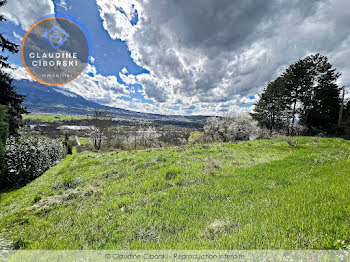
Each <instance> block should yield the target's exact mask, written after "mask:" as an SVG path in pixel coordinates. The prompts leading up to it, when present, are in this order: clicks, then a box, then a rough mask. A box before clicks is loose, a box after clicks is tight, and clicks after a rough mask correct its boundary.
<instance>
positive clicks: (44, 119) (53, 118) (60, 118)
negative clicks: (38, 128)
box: [23, 114, 87, 122]
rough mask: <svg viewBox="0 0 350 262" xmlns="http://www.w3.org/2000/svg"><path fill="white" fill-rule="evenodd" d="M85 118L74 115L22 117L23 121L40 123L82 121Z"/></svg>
mask: <svg viewBox="0 0 350 262" xmlns="http://www.w3.org/2000/svg"><path fill="white" fill-rule="evenodd" d="M86 118H87V117H86V116H75V115H50V114H47V115H46V114H44V115H24V116H23V119H31V120H40V121H42V122H59V121H69V120H82V119H86Z"/></svg>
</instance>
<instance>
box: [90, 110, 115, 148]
mask: <svg viewBox="0 0 350 262" xmlns="http://www.w3.org/2000/svg"><path fill="white" fill-rule="evenodd" d="M89 122H90V125H91V126H92V127H93V129H94V130H93V131H92V132H91V134H90V141H91V143H92V145H93V147H94V148H95V149H96V150H100V149H101V147H102V143H103V141H104V139H105V137H106V132H107V131H108V127H109V126H111V123H112V118H111V117H110V116H109V115H108V114H107V113H105V112H102V111H99V110H97V109H96V110H95V112H94V115H93V116H92V118H91V119H89Z"/></svg>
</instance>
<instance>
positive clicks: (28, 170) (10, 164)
mask: <svg viewBox="0 0 350 262" xmlns="http://www.w3.org/2000/svg"><path fill="white" fill-rule="evenodd" d="M64 156H65V148H64V147H63V144H62V142H61V141H60V140H57V139H49V138H38V137H21V138H9V139H8V140H7V143H6V169H7V170H6V177H5V183H6V186H8V187H11V188H13V187H19V186H23V185H25V184H27V183H28V182H30V181H32V180H34V179H35V178H37V177H39V176H41V175H42V174H44V173H45V171H46V170H48V169H49V168H50V167H52V166H54V165H55V164H56V163H58V162H59V161H60V160H61V159H63V158H64Z"/></svg>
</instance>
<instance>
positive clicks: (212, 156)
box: [0, 138, 350, 249]
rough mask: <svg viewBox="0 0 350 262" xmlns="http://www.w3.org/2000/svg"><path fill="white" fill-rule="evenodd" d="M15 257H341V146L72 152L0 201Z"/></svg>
mask: <svg viewBox="0 0 350 262" xmlns="http://www.w3.org/2000/svg"><path fill="white" fill-rule="evenodd" d="M0 232H1V235H0V239H3V241H4V240H8V241H11V243H12V246H13V247H14V248H23V249H346V248H350V142H349V141H345V140H341V139H326V138H300V147H299V148H292V147H290V146H289V145H288V144H287V143H286V142H284V141H283V140H280V139H276V140H257V141H249V142H242V143H239V144H225V143H216V144H211V145H205V146H201V147H185V148H170V149H162V150H156V149H154V150H140V151H130V152H120V153H117V152H115V153H106V154H102V153H100V154H95V153H88V152H86V153H82V154H76V153H74V154H73V155H72V156H68V157H67V158H66V159H65V160H64V161H62V162H61V163H60V164H58V165H57V166H55V167H54V168H52V169H50V170H49V171H48V172H46V173H45V174H44V175H43V176H41V177H40V178H38V179H36V180H35V181H33V182H32V183H30V184H29V185H27V186H26V187H24V188H22V189H19V190H16V191H12V192H10V193H6V194H3V195H1V203H0Z"/></svg>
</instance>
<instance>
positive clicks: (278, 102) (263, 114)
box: [252, 77, 290, 131]
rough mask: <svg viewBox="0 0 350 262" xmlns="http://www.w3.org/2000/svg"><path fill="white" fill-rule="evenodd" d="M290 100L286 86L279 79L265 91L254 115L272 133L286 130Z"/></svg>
mask: <svg viewBox="0 0 350 262" xmlns="http://www.w3.org/2000/svg"><path fill="white" fill-rule="evenodd" d="M289 100H290V99H289V97H288V95H287V93H286V84H285V82H284V80H283V78H281V77H279V78H277V79H276V80H275V81H273V82H270V83H269V84H268V85H267V87H266V88H265V89H264V91H263V93H262V94H261V95H260V100H259V101H258V103H257V104H256V105H255V110H254V111H255V113H253V114H252V115H253V117H254V118H255V119H256V120H257V121H258V122H259V123H260V125H262V126H265V127H266V128H268V129H270V130H271V131H273V130H280V129H285V128H286V127H287V126H288V112H289V111H290V107H289Z"/></svg>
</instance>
